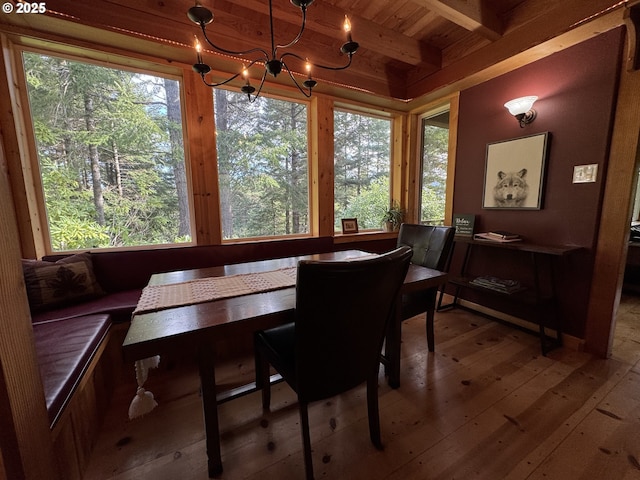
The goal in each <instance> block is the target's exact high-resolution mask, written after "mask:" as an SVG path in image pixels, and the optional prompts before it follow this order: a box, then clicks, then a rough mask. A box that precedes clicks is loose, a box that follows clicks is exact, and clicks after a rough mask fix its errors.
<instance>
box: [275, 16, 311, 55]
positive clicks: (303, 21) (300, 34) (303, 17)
mask: <svg viewBox="0 0 640 480" xmlns="http://www.w3.org/2000/svg"><path fill="white" fill-rule="evenodd" d="M300 10H302V23H301V24H300V31H299V32H298V35H297V36H296V38H294V39H293V40H291V41H290V42H289V43H287V44H286V45H276V48H275V50H274V52H273V56H274V58H275V57H276V54H277V51H278V49H279V48H289V47H292V46H293V45H295V44H296V43H298V41H299V40H300V38H302V34H303V33H304V29H305V26H306V24H307V7H303V6H300Z"/></svg>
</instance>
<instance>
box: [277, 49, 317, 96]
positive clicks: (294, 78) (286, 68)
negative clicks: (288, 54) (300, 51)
mask: <svg viewBox="0 0 640 480" xmlns="http://www.w3.org/2000/svg"><path fill="white" fill-rule="evenodd" d="M294 56H296V57H297V55H294ZM280 61H281V62H282V60H280ZM282 65H283V66H284V69H285V70H286V71H287V73H288V74H289V77H291V81H292V82H293V84H294V85H295V86H296V87H298V90H300V93H302V94H303V95H304V96H305V97H307V98H311V89H309V93H307V92H305V91H304V90H303V89H302V87H301V86H300V84H299V83H298V81H297V80H296V77H294V76H293V73H291V70H289V67H287V64H286V63H284V62H282Z"/></svg>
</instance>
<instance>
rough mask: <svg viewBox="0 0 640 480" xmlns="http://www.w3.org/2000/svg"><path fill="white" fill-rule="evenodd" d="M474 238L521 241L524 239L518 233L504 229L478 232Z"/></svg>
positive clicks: (495, 240)
mask: <svg viewBox="0 0 640 480" xmlns="http://www.w3.org/2000/svg"><path fill="white" fill-rule="evenodd" d="M473 238H475V239H476V240H493V241H494V242H519V241H521V240H522V237H521V236H520V235H518V234H517V233H511V232H506V231H504V230H492V231H490V232H486V233H476V234H475V235H474V236H473Z"/></svg>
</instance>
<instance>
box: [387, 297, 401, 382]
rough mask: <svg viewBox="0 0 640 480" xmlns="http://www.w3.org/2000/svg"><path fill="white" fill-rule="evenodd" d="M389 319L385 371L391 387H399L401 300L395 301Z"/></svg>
mask: <svg viewBox="0 0 640 480" xmlns="http://www.w3.org/2000/svg"><path fill="white" fill-rule="evenodd" d="M393 310H394V313H393V317H392V318H391V319H390V321H389V328H388V329H387V339H386V343H385V357H386V358H387V365H386V372H387V375H388V380H387V381H388V382H389V386H390V387H391V388H398V387H400V343H401V341H402V302H401V301H397V302H396V307H395V308H394V309H393Z"/></svg>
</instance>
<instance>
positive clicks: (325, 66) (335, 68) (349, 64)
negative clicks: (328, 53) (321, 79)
mask: <svg viewBox="0 0 640 480" xmlns="http://www.w3.org/2000/svg"><path fill="white" fill-rule="evenodd" d="M348 55H349V61H348V62H347V63H346V65H343V66H342V67H330V66H328V65H318V64H316V63H314V64H313V66H314V67H318V68H323V69H325V70H334V71H336V72H337V71H338V70H346V69H347V68H349V67H350V66H351V60H352V59H353V54H348Z"/></svg>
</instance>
